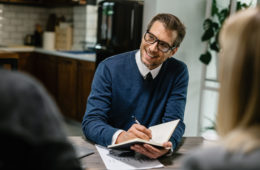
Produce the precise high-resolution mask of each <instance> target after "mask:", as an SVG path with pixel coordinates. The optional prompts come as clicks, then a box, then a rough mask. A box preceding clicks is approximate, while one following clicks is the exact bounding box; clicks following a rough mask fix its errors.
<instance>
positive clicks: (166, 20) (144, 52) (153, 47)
mask: <svg viewBox="0 0 260 170" xmlns="http://www.w3.org/2000/svg"><path fill="white" fill-rule="evenodd" d="M184 36H185V26H184V25H183V24H182V23H181V22H180V20H179V19H178V18H177V17H176V16H174V15H172V14H158V15H156V16H155V17H154V18H153V19H152V20H151V22H150V23H149V24H148V26H147V31H146V33H145V34H144V36H143V38H142V42H141V45H140V51H141V60H142V62H143V63H144V64H145V65H146V66H147V67H148V68H149V69H150V70H152V69H154V68H156V67H158V66H159V65H160V64H162V63H163V62H164V61H165V60H167V59H168V58H169V57H171V56H172V55H174V54H175V53H176V51H177V49H178V47H179V46H180V44H181V42H182V40H183V38H184Z"/></svg>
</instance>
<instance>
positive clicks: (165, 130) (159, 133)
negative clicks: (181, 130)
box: [108, 119, 180, 150]
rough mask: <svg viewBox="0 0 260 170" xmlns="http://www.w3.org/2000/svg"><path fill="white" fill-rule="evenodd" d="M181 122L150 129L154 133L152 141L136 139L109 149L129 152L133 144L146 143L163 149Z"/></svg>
mask: <svg viewBox="0 0 260 170" xmlns="http://www.w3.org/2000/svg"><path fill="white" fill-rule="evenodd" d="M179 121H180V119H178V120H173V121H170V122H166V123H162V124H159V125H155V126H151V127H149V129H150V130H151V131H152V139H150V140H149V141H147V140H143V139H140V138H135V139H131V140H128V141H125V142H122V143H119V144H113V145H109V146H108V148H110V149H119V150H129V149H130V146H131V145H133V144H144V143H147V144H150V145H153V146H155V147H158V148H162V147H163V143H164V142H167V141H169V139H170V137H171V136H172V134H173V132H174V130H175V128H176V127H177V125H178V123H179Z"/></svg>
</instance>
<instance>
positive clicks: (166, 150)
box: [144, 144, 169, 158]
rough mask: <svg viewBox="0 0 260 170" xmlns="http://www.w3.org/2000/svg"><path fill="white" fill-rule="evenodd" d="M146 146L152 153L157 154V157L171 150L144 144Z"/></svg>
mask: <svg viewBox="0 0 260 170" xmlns="http://www.w3.org/2000/svg"><path fill="white" fill-rule="evenodd" d="M144 147H145V148H146V150H149V152H150V153H152V154H153V155H155V156H156V158H158V157H160V156H162V155H164V154H165V153H167V152H168V151H169V149H158V148H156V147H153V146H151V145H149V144H144Z"/></svg>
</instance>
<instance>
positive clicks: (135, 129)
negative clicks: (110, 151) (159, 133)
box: [116, 124, 152, 144]
mask: <svg viewBox="0 0 260 170" xmlns="http://www.w3.org/2000/svg"><path fill="white" fill-rule="evenodd" d="M134 138H140V139H144V140H150V139H151V138H152V132H151V130H150V129H147V128H146V127H145V126H143V125H139V124H133V125H132V126H131V128H130V129H128V131H127V132H126V131H123V132H122V133H120V134H119V135H118V137H117V140H116V144H117V143H121V142H124V141H128V140H130V139H134Z"/></svg>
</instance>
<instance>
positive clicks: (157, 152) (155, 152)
mask: <svg viewBox="0 0 260 170" xmlns="http://www.w3.org/2000/svg"><path fill="white" fill-rule="evenodd" d="M163 146H164V149H158V148H155V147H153V146H151V145H149V144H143V145H139V144H135V145H133V146H131V149H132V150H134V151H136V152H139V153H141V154H143V155H145V156H147V157H149V158H151V159H156V158H159V157H161V156H163V155H164V154H166V153H167V152H168V151H169V149H170V148H171V147H172V143H171V142H165V143H163Z"/></svg>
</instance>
